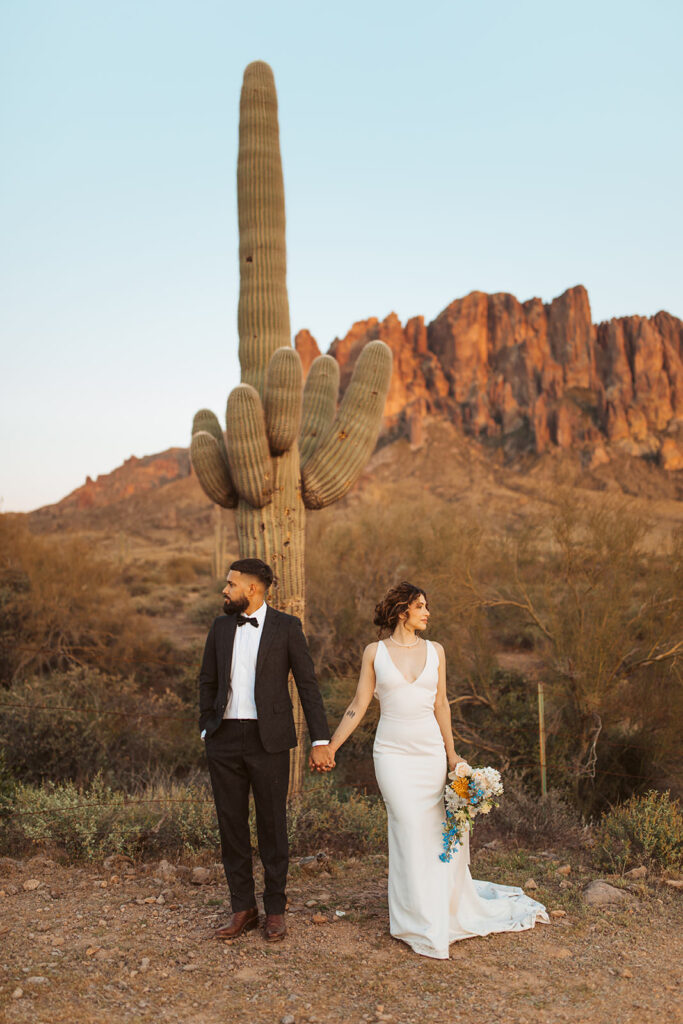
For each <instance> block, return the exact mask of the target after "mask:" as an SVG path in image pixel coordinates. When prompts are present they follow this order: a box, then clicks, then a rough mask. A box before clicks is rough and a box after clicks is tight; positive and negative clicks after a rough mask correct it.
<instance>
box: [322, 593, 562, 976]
mask: <svg viewBox="0 0 683 1024" xmlns="http://www.w3.org/2000/svg"><path fill="white" fill-rule="evenodd" d="M428 621H429V605H428V603H427V596H426V594H425V592H424V591H423V590H421V589H420V588H419V587H414V586H413V585H412V584H410V583H405V582H404V583H399V585H398V586H396V587H393V588H392V589H391V590H390V591H389V592H388V593H387V594H386V596H385V597H384V599H383V600H382V601H381V602H380V603H379V604H378V605H377V607H376V609H375V625H376V626H378V627H379V632H380V634H381V633H383V632H384V633H388V634H389V635H388V638H387V639H385V640H379V641H378V642H377V643H372V644H369V645H368V646H367V647H366V648H365V651H364V653H363V662H362V665H361V671H360V678H359V680H358V687H357V689H356V693H355V696H354V698H353V700H352V701H351V703H350V704H349V706H348V708H347V709H346V711H345V713H344V716H343V718H342V720H341V722H340V723H339V725H338V727H337V730H336V732H335V734H334V736H333V737H332V740H331V742H330V753H331V755H332V757H334V755H335V754H336V752H337V750H338V749H339V747H341V745H342V743H344V741H345V740H347V739H348V738H349V736H350V735H351V733H352V732H353V730H354V729H355V728H356V726H357V725H358V724H359V723H360V722H361V720H362V719H363V716H364V715H365V712H366V711H367V709H368V707H369V705H370V701H371V700H372V698H373V696H375V697H377V698H378V699H379V702H380V712H381V714H380V720H379V725H378V727H377V733H376V736H375V744H374V749H373V759H374V764H375V774H376V776H377V782H378V784H379V788H380V790H381V793H382V797H383V799H384V802H385V804H386V808H387V818H388V828H389V923H390V932H391V934H392V935H393V936H394V938H397V939H401V940H402V941H403V942H406V943H407V944H408V945H409V946H410V947H411V948H412V949H413V950H414V951H415V952H416V953H421V954H422V955H423V956H430V957H435V958H437V959H440V960H445V959H447V958H448V947H449V945H450V943H451V942H455V941H456V940H457V939H466V938H469V937H471V936H473V935H488V934H489V933H490V932H506V931H521V930H522V929H525V928H533V926H534V924H535V923H536V921H537V920H538V921H543V922H546V923H547V922H548V916H547V914H546V911H545V907H544V906H542V904H540V903H537V902H536V901H535V900H533V899H531V898H530V897H529V896H527V895H525V893H524V892H523V891H522V889H519V888H517V887H516V886H508V885H495V884H494V883H492V882H478V881H475V880H473V879H472V876H471V875H470V871H469V866H468V865H469V859H470V857H469V833H466V834H465V836H464V837H463V840H462V842H461V844H460V846H459V848H458V850H457V852H456V853H455V854H454V855H453V858H452V860H451V861H450V862H443V861H441V860H440V859H439V853H440V852H441V851H442V849H443V847H442V823H443V821H444V818H445V811H444V802H443V793H444V787H445V784H446V774H447V771H448V770H450V771H453V770H454V769H455V766H456V765H457V764H458V763H459V762H460V761H462V760H463V759H462V758H460V757H458V755H457V754H456V752H455V746H454V744H453V731H452V728H451V711H450V705H449V703H448V698H447V696H446V659H445V656H444V651H443V647H442V646H441V644H438V643H435V642H432V641H430V640H425V639H422V638H421V637H420V636H419V635H418V634H419V633H421V632H423V631H424V630H425V629H426V628H427V623H428Z"/></svg>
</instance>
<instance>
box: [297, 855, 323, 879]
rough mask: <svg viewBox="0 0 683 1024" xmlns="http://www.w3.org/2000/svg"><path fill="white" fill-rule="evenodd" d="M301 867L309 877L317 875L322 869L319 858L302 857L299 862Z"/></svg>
mask: <svg viewBox="0 0 683 1024" xmlns="http://www.w3.org/2000/svg"><path fill="white" fill-rule="evenodd" d="M299 867H300V868H301V870H302V871H303V872H304V873H305V874H307V875H317V874H318V872H319V871H320V869H321V864H320V862H319V861H318V858H317V857H302V858H301V859H300V860H299Z"/></svg>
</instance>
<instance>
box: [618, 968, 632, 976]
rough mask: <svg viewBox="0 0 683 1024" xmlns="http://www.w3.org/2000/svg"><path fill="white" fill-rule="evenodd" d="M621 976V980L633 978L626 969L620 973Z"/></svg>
mask: <svg viewBox="0 0 683 1024" xmlns="http://www.w3.org/2000/svg"><path fill="white" fill-rule="evenodd" d="M621 976H622V978H632V977H633V975H632V974H631V972H630V971H629V969H628V967H624V969H623V971H622V972H621Z"/></svg>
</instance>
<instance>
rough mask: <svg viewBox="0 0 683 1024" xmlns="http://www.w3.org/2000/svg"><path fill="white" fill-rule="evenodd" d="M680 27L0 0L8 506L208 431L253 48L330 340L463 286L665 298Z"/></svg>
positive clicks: (628, 14) (450, 2)
mask: <svg viewBox="0 0 683 1024" xmlns="http://www.w3.org/2000/svg"><path fill="white" fill-rule="evenodd" d="M682 30H683V5H682V4H681V3H680V2H678V0H648V2H647V3H645V2H639V3H634V2H629V0H619V2H616V0H602V2H601V0H592V2H590V3H589V2H586V0H575V2H572V3H568V2H564V0H559V2H550V3H549V2H548V0H545V2H541V0H518V2H516V3H510V2H509V0H508V2H503V0H478V2H477V0H469V2H463V0H447V2H445V0H433V2H432V3H430V4H422V5H419V4H415V3H410V4H409V3H404V2H397V0H392V2H385V0H377V2H373V0H364V2H359V0H346V2H345V3H344V4H338V5H331V4H322V3H309V2H301V0H288V2H287V3H285V2H283V0H281V2H279V3H272V2H265V0H262V2H259V3H252V4H247V3H243V4H239V5H238V4H233V3H226V2H222V3H221V2H218V0H192V2H189V0H160V2H152V0H116V2H114V3H112V0H106V2H105V0H0V135H1V138H0V142H1V147H2V149H1V152H2V160H1V164H0V237H1V238H2V242H1V243H0V327H1V329H2V368H3V373H2V394H1V396H0V398H1V409H2V411H1V420H0V429H1V432H2V451H1V453H0V499H2V509H3V510H4V511H10V510H24V509H30V508H35V507H37V506H39V505H41V504H45V503H48V502H52V501H56V500H58V499H59V498H61V497H63V496H64V495H65V494H66V493H67V492H68V491H70V490H72V489H73V488H74V487H76V486H78V485H79V484H81V483H82V482H83V480H84V479H85V476H86V474H90V475H91V476H96V475H97V474H98V473H104V472H108V471H109V470H111V469H113V468H114V467H115V466H117V465H119V464H120V463H121V462H122V461H123V460H124V459H125V458H126V457H128V456H129V455H131V454H136V455H140V456H141V455H145V454H149V453H151V452H155V451H160V450H162V449H164V448H166V447H169V446H170V445H185V444H187V442H188V433H189V429H190V424H191V420H192V416H193V414H194V412H195V411H196V409H197V408H199V407H200V406H203V405H208V406H210V407H212V408H214V410H215V411H216V412H217V414H218V415H219V417H221V418H222V415H223V412H224V409H225V401H226V398H227V394H228V391H229V389H230V388H231V387H232V386H233V385H234V384H235V383H236V382H237V381H238V379H239V370H238V364H237V356H236V351H237V332H236V311H237V290H238V271H237V245H238V243H237V234H236V220H237V218H236V195H235V167H236V156H237V150H236V143H237V116H238V105H239V91H240V85H241V78H242V72H243V70H244V67H245V66H246V64H248V63H249V61H251V60H255V59H263V60H267V61H268V62H269V63H270V64H271V66H272V67H273V70H274V73H275V79H276V83H277V88H278V95H279V103H280V132H281V143H282V154H283V162H284V172H285V189H286V204H287V218H288V227H287V242H288V258H289V274H288V281H289V295H290V303H291V313H292V329H293V330H294V331H296V330H298V329H299V328H301V327H308V328H309V329H310V330H311V331H312V332H313V334H314V335H315V336H316V337H317V338H318V341H319V343H320V345H321V347H322V348H326V347H327V345H328V344H329V342H330V341H331V340H332V338H333V337H334V336H335V334H344V333H345V332H346V331H347V330H348V328H349V327H350V325H351V324H352V322H353V321H354V320H358V319H361V318H364V317H367V316H371V315H375V316H379V317H384V316H386V314H387V313H389V312H390V311H391V310H394V311H396V312H397V313H398V315H399V316H400V317H401V318H402V319H403V320H405V319H406V318H407V317H409V316H412V315H414V314H417V313H422V314H424V315H425V316H426V317H427V318H429V319H431V318H433V317H434V316H435V315H436V314H437V313H438V312H439V311H440V310H441V309H443V307H444V306H446V305H447V304H448V303H449V302H450V301H452V300H453V299H454V298H457V297H458V296H461V295H464V294H466V293H467V292H469V291H471V290H472V289H475V288H476V289H481V290H484V291H510V292H512V293H514V294H515V295H517V296H518V298H520V299H522V300H523V299H527V298H530V297H531V296H534V295H537V296H540V297H541V298H542V299H543V300H545V301H549V300H550V299H552V298H553V297H554V296H555V295H558V294H560V293H561V292H562V291H564V289H565V288H568V287H570V286H572V285H575V284H577V283H582V284H585V285H586V287H587V288H588V291H589V295H590V298H591V304H592V308H593V316H594V319H595V320H601V319H607V318H609V317H612V316H621V315H626V314H631V313H639V314H642V315H652V314H654V313H656V312H657V311H658V310H659V309H668V310H669V311H670V312H672V313H674V314H676V315H678V316H681V315H683V265H682V264H683V261H682V259H681V238H683V204H682V203H681V195H680V178H681V166H682V164H683V160H682V157H683V144H682V140H681V131H680V123H681V98H682V95H681V94H682V91H683V90H682V88H681V87H682V80H683V72H682V70H681V69H682V62H681V59H680V40H681V38H682V35H683V31H682Z"/></svg>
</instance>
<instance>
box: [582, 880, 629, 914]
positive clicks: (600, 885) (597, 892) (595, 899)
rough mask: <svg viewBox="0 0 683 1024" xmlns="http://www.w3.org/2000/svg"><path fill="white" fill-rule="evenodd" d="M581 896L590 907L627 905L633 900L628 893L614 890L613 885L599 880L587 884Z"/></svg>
mask: <svg viewBox="0 0 683 1024" xmlns="http://www.w3.org/2000/svg"><path fill="white" fill-rule="evenodd" d="M581 895H582V897H583V900H584V902H585V903H587V904H588V905H589V906H590V907H606V906H609V905H610V903H628V902H630V901H631V900H632V899H633V896H631V895H630V893H627V892H624V891H623V889H616V888H615V887H614V886H613V885H609V884H608V883H607V882H603V881H601V880H600V879H596V881H594V882H589V884H588V885H587V886H586V888H585V889H584V890H583V892H582V893H581Z"/></svg>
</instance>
